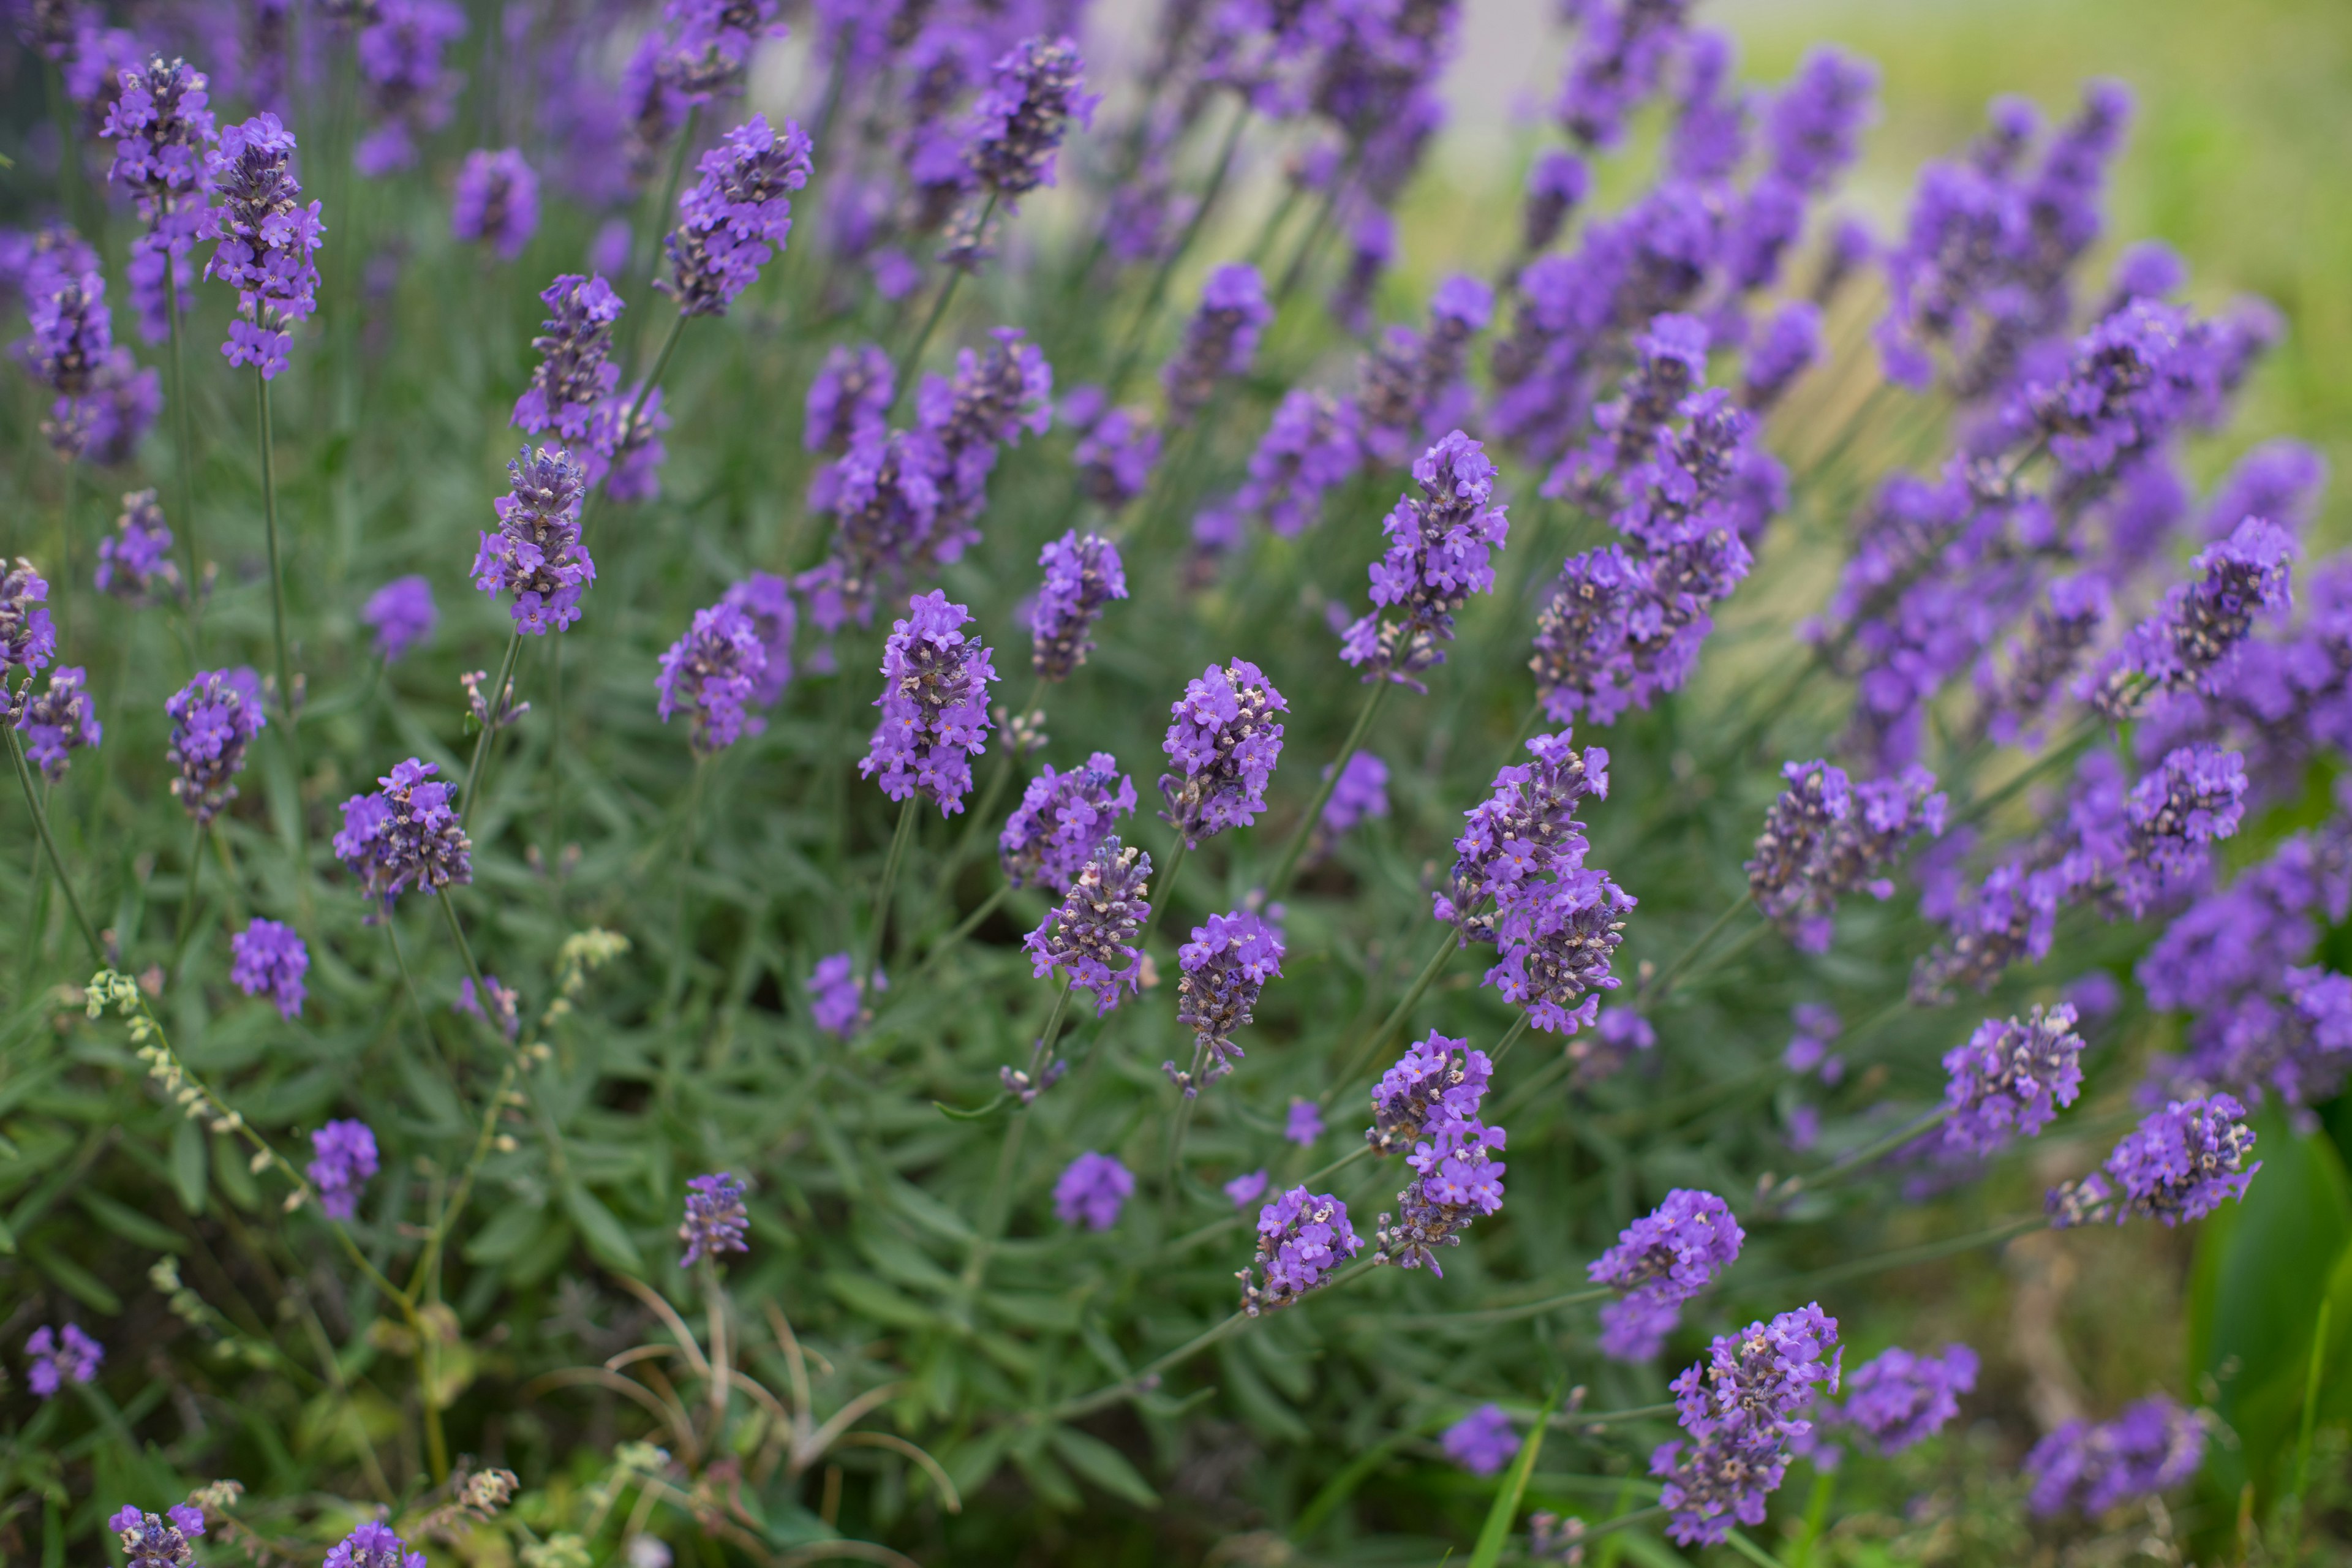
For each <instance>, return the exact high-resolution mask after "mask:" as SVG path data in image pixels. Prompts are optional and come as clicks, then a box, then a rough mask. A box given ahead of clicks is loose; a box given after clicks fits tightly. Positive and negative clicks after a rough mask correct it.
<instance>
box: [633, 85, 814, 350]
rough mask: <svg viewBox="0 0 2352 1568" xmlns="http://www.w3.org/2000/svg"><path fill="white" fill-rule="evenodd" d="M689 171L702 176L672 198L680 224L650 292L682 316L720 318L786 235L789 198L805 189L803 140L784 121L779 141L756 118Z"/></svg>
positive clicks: (765, 121) (805, 144)
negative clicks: (664, 270)
mask: <svg viewBox="0 0 2352 1568" xmlns="http://www.w3.org/2000/svg"><path fill="white" fill-rule="evenodd" d="M695 169H696V171H697V173H698V174H699V175H700V178H698V179H697V180H696V181H695V183H694V184H693V186H692V188H690V189H689V190H688V191H687V192H686V194H685V195H681V196H680V197H678V199H677V215H678V224H677V227H676V228H674V229H672V230H671V231H670V233H669V237H668V239H667V240H666V241H665V242H664V244H665V246H666V247H667V252H668V256H669V276H667V278H658V279H655V280H654V287H655V288H656V289H660V290H661V291H662V292H663V293H665V294H667V295H668V296H669V297H670V298H671V299H673V300H677V308H678V310H679V311H680V313H682V314H684V315H688V316H723V315H725V314H726V313H727V307H728V306H729V305H730V304H732V303H734V301H735V300H736V298H737V296H739V295H740V294H741V293H742V292H743V290H744V289H749V288H750V287H751V282H752V280H753V279H756V278H758V277H759V275H760V268H762V267H765V266H766V265H767V264H768V263H769V262H770V261H772V260H773V259H774V258H775V255H776V252H777V251H779V250H782V248H783V246H784V238H785V237H786V236H787V235H789V234H790V233H791V232H792V226H793V203H792V195H791V193H792V192H793V191H797V190H799V189H800V188H801V187H802V186H803V185H805V184H808V178H809V171H810V162H809V139H808V137H807V136H806V135H805V134H804V133H803V132H802V130H801V128H800V127H799V126H798V125H797V124H795V123H793V121H789V120H788V121H785V122H784V132H783V134H782V136H778V135H777V134H776V132H775V131H774V129H773V128H772V127H771V126H770V125H769V124H768V119H767V116H765V115H763V114H755V115H753V116H751V119H750V120H748V121H744V122H743V123H742V124H740V125H739V126H737V127H736V128H735V129H734V130H732V131H730V132H727V134H726V135H725V136H724V137H722V138H721V139H720V142H719V145H718V146H717V147H714V148H712V149H711V150H710V151H709V152H708V153H704V154H703V155H702V157H701V159H700V161H699V162H698V163H696V164H695Z"/></svg>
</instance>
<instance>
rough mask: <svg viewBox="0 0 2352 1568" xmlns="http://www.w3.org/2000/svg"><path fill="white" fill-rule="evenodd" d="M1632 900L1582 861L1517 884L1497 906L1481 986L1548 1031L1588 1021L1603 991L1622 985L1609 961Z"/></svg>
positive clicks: (1621, 937)
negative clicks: (1490, 961) (1491, 957)
mask: <svg viewBox="0 0 2352 1568" xmlns="http://www.w3.org/2000/svg"><path fill="white" fill-rule="evenodd" d="M1637 901H1638V900H1635V899H1634V897H1633V895H1632V894H1631V893H1628V892H1626V891H1625V889H1622V888H1621V887H1619V886H1618V885H1617V884H1616V882H1615V881H1613V880H1612V879H1611V878H1610V876H1609V873H1607V872H1606V871H1600V870H1594V869H1591V868H1585V867H1581V866H1579V867H1576V868H1564V867H1563V868H1558V869H1557V870H1556V871H1555V873H1554V875H1553V877H1552V879H1550V880H1549V881H1548V882H1537V881H1526V882H1521V883H1520V884H1519V885H1518V887H1517V889H1514V890H1513V892H1512V894H1511V896H1510V897H1509V898H1507V899H1506V900H1503V901H1501V902H1500V903H1498V904H1497V905H1496V911H1495V917H1494V930H1495V938H1496V949H1497V953H1496V963H1495V966H1494V967H1493V968H1491V969H1489V970H1488V971H1487V972H1486V984H1489V985H1492V986H1493V987H1495V989H1496V991H1498V992H1500V993H1501V994H1502V997H1503V1000H1505V1001H1506V1002H1510V1003H1513V1004H1516V1005H1518V1006H1521V1007H1524V1008H1525V1009H1527V1015H1528V1023H1530V1024H1532V1025H1534V1026H1536V1027H1537V1028H1538V1029H1541V1030H1543V1031H1544V1032H1545V1033H1546V1034H1553V1035H1559V1034H1565V1035H1573V1034H1575V1033H1576V1032H1577V1030H1578V1029H1580V1028H1583V1027H1588V1026H1591V1024H1592V1022H1593V1019H1594V1017H1595V1016H1596V1015H1597V1014H1598V1012H1599V1011H1600V1007H1601V993H1602V992H1604V991H1613V990H1615V989H1616V988H1617V986H1618V985H1619V984H1620V982H1619V981H1618V980H1617V978H1616V976H1614V975H1613V974H1612V973H1610V972H1609V970H1610V965H1611V964H1612V963H1613V962H1614V960H1615V957H1616V952H1617V947H1618V944H1619V943H1620V942H1623V941H1624V940H1625V922H1624V919H1623V917H1624V915H1625V914H1626V913H1627V912H1628V911H1630V910H1632V909H1633V906H1634V904H1635V903H1636V902H1637Z"/></svg>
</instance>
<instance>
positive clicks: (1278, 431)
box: [1233, 386, 1364, 539]
mask: <svg viewBox="0 0 2352 1568" xmlns="http://www.w3.org/2000/svg"><path fill="white" fill-rule="evenodd" d="M1362 424H1363V421H1362V416H1360V414H1358V412H1357V410H1356V405H1355V404H1354V403H1353V402H1341V401H1340V400H1339V399H1337V398H1334V397H1333V396H1332V395H1330V394H1329V393H1328V392H1317V391H1312V390H1310V389H1308V388H1307V387H1303V386H1301V387H1293V388H1292V389H1291V390H1290V391H1289V392H1287V393H1285V394H1284V395H1283V399H1282V402H1281V404H1280V405H1278V406H1276V409H1275V411H1274V418H1273V420H1272V421H1271V422H1269V423H1268V424H1267V426H1266V428H1265V438H1264V439H1263V440H1261V441H1260V442H1259V443H1258V446H1257V450H1256V451H1255V452H1253V453H1252V454H1251V455H1250V461H1249V477H1248V479H1245V480H1244V481H1243V484H1242V488H1241V489H1240V490H1238V491H1237V492H1235V494H1234V499H1233V510H1234V511H1235V512H1237V513H1240V514H1243V515H1245V516H1250V517H1255V518H1256V519H1258V520H1259V521H1262V522H1264V523H1265V526H1266V527H1267V528H1269V529H1271V530H1272V531H1274V532H1275V533H1276V535H1277V536H1279V537H1281V538H1284V539H1292V538H1296V537H1297V535H1299V534H1301V533H1304V532H1306V531H1307V530H1308V529H1310V528H1312V527H1314V526H1315V524H1316V522H1317V521H1318V519H1319V518H1320V517H1321V516H1322V512H1323V497H1324V495H1325V494H1326V493H1327V492H1328V491H1329V490H1330V489H1331V488H1332V487H1333V486H1334V485H1337V484H1339V482H1340V481H1341V480H1342V479H1346V478H1347V477H1348V476H1349V475H1350V474H1352V473H1354V472H1355V471H1356V467H1357V465H1358V464H1359V463H1360V462H1362V461H1363V442H1364V438H1363V429H1362Z"/></svg>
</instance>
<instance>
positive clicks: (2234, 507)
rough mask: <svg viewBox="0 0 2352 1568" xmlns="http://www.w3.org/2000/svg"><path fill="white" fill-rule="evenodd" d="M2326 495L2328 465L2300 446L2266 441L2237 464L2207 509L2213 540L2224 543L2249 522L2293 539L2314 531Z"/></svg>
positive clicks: (2207, 528)
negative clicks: (2264, 522)
mask: <svg viewBox="0 0 2352 1568" xmlns="http://www.w3.org/2000/svg"><path fill="white" fill-rule="evenodd" d="M2326 489H2327V459H2326V458H2323V457H2321V456H2320V455H2319V454H2318V453H2317V452H2315V451H2314V450H2313V449H2312V448H2311V447H2306V446H2305V445H2304V444H2303V443H2302V442H2300V441H2290V440H2284V439H2281V440H2275V441H2264V442H2263V443H2262V445H2260V446H2258V447H2253V448H2252V449H2251V450H2249V451H2248V452H2247V453H2246V455H2245V456H2244V457H2242V458H2239V459H2238V461H2237V462H2236V464H2235V465H2234V466H2232V467H2231V469H2230V471H2229V472H2228V473H2226V474H2224V475H2222V476H2221V483H2220V484H2218V485H2216V486H2214V487H2213V498H2212V500H2209V501H2208V502H2206V503H2205V519H2204V528H2205V535H2206V537H2207V538H2209V539H2214V540H2220V539H2226V538H2228V537H2229V536H2230V535H2231V534H2232V533H2234V532H2236V531H2237V530H2238V526H2239V524H2241V523H2242V522H2244V521H2246V519H2248V518H2250V517H2260V518H2266V519H2268V520H2269V521H2272V522H2273V523H2276V524H2277V525H2278V526H2279V527H2281V528H2283V529H2285V530H2286V531H2288V532H2289V533H2291V534H2300V533H2302V532H2303V531H2305V530H2306V529H2307V528H2309V527H2310V526H2311V519H2312V514H2313V512H2314V511H2315V510H2317V508H2318V505H2319V498H2320V495H2321V493H2322V492H2323V491H2325V490H2326Z"/></svg>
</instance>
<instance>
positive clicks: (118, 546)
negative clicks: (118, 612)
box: [94, 489, 180, 605]
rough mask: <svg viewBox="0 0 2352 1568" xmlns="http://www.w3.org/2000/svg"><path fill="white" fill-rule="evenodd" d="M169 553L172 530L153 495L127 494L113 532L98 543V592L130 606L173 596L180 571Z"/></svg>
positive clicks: (178, 587) (177, 587)
mask: <svg viewBox="0 0 2352 1568" xmlns="http://www.w3.org/2000/svg"><path fill="white" fill-rule="evenodd" d="M171 549H172V530H171V528H170V526H169V525H168V524H166V523H165V522H164V521H163V506H162V505H161V504H160V503H159V502H158V501H157V500H156V499H155V492H154V491H153V490H151V489H150V490H133V491H131V492H130V493H129V494H127V495H125V496H124V497H123V498H122V513H121V516H119V517H117V518H116V519H115V520H114V531H113V532H112V533H110V534H108V535H106V536H105V537H104V538H102V539H100V541H99V542H98V574H97V576H96V578H95V579H94V581H95V584H96V586H97V588H98V591H99V592H100V593H101V594H111V595H114V596H115V597H116V598H118V599H123V600H127V601H129V602H130V603H131V604H134V605H147V604H152V603H154V602H155V601H156V600H157V599H160V598H165V597H170V596H174V595H177V594H178V593H179V591H180V569H179V567H177V566H175V565H173V563H172V561H171V559H170V555H171Z"/></svg>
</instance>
